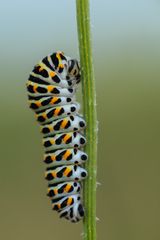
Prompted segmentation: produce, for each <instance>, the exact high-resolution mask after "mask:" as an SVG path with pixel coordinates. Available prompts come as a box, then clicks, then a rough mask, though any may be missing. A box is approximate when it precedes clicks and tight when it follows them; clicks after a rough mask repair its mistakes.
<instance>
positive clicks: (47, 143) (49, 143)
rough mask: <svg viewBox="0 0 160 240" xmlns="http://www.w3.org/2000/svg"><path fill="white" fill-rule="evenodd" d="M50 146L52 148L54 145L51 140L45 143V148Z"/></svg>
mask: <svg viewBox="0 0 160 240" xmlns="http://www.w3.org/2000/svg"><path fill="white" fill-rule="evenodd" d="M50 146H52V143H51V142H50V141H49V140H47V141H45V142H44V147H50Z"/></svg>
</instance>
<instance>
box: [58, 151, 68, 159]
mask: <svg viewBox="0 0 160 240" xmlns="http://www.w3.org/2000/svg"><path fill="white" fill-rule="evenodd" d="M65 153H66V150H64V151H62V152H61V153H59V154H58V155H57V156H56V161H61V160H62V157H63V155H64V154H65Z"/></svg>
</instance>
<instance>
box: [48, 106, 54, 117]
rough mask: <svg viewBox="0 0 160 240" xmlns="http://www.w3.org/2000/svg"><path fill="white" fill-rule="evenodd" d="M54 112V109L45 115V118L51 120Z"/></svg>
mask: <svg viewBox="0 0 160 240" xmlns="http://www.w3.org/2000/svg"><path fill="white" fill-rule="evenodd" d="M54 112H55V108H54V109H52V110H51V111H49V112H48V113H47V118H52V117H53V115H54Z"/></svg>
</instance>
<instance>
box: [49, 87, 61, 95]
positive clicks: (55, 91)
mask: <svg viewBox="0 0 160 240" xmlns="http://www.w3.org/2000/svg"><path fill="white" fill-rule="evenodd" d="M51 93H55V94H59V93H60V91H59V90H58V89H57V88H54V89H53V90H52V91H51Z"/></svg>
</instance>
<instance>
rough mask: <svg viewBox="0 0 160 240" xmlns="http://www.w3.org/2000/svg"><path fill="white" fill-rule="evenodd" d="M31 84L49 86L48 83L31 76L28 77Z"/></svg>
mask: <svg viewBox="0 0 160 240" xmlns="http://www.w3.org/2000/svg"><path fill="white" fill-rule="evenodd" d="M28 80H30V81H31V82H34V83H38V84H43V85H49V83H48V82H45V81H44V80H42V79H40V78H38V77H34V76H32V75H30V76H29V79H28Z"/></svg>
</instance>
